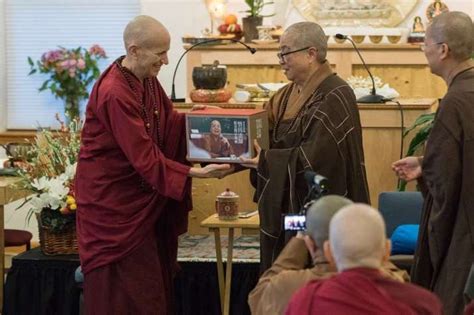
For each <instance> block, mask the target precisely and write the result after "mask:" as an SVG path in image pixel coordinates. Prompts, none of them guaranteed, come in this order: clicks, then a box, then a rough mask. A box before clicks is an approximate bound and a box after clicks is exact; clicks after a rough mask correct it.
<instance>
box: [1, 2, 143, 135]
mask: <svg viewBox="0 0 474 315" xmlns="http://www.w3.org/2000/svg"><path fill="white" fill-rule="evenodd" d="M138 14H140V2H139V0H101V1H92V0H68V1H64V0H63V1H61V0H35V1H32V0H7V1H6V7H5V17H6V19H5V21H6V24H5V34H6V40H5V49H6V70H7V71H6V72H7V73H6V75H7V77H6V80H7V82H6V91H7V94H6V104H7V126H6V127H7V129H35V128H37V127H38V126H44V127H46V126H57V124H56V123H55V119H54V115H55V113H57V112H59V113H61V114H62V113H63V112H64V109H63V108H64V104H63V101H62V100H61V99H55V98H54V96H52V94H51V93H49V92H48V90H46V91H43V92H41V93H40V92H39V91H38V88H39V87H40V86H41V84H42V83H43V82H44V80H46V78H47V76H46V75H42V74H34V75H32V76H28V73H29V71H30V66H29V65H28V62H27V58H28V56H30V57H31V58H32V59H33V60H39V59H40V58H41V55H42V54H43V53H44V52H46V51H48V50H51V49H55V48H57V47H58V46H63V47H66V48H76V47H79V46H82V47H85V48H89V47H90V46H91V45H93V44H99V45H101V46H102V47H103V48H104V49H105V51H106V53H107V56H108V59H106V60H105V61H102V62H101V64H100V66H101V69H102V70H103V69H105V67H107V65H108V64H110V63H111V62H112V61H113V60H114V59H115V58H117V57H119V56H120V55H123V54H124V48H123V41H122V32H123V29H124V27H125V25H126V24H127V23H128V22H129V21H130V20H131V19H132V18H133V17H135V16H136V15H138ZM85 105H86V101H84V104H82V111H84V108H85Z"/></svg>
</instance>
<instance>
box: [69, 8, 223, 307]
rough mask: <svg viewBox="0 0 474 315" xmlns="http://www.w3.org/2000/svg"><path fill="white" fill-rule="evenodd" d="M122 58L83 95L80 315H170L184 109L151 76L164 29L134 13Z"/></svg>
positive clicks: (186, 204)
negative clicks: (178, 109)
mask: <svg viewBox="0 0 474 315" xmlns="http://www.w3.org/2000/svg"><path fill="white" fill-rule="evenodd" d="M124 42H125V49H126V53H127V54H126V56H124V57H120V58H119V59H117V60H116V61H115V62H114V63H113V64H112V65H111V66H110V67H109V68H108V69H107V70H106V71H105V72H104V73H103V74H102V76H101V77H100V79H99V80H98V81H97V83H96V84H95V86H94V89H93V91H92V93H91V97H90V100H89V104H88V105H87V110H86V121H85V125H84V128H83V130H82V144H81V149H80V153H79V162H78V166H77V174H76V182H75V191H76V199H77V204H78V209H77V236H78V241H79V255H80V259H81V265H82V270H83V272H84V276H85V279H84V296H85V309H86V314H101V315H103V314H172V313H173V303H172V301H173V293H172V277H173V274H174V273H175V271H176V265H177V261H176V259H177V237H178V235H179V234H181V233H183V232H185V231H186V229H187V216H188V211H189V210H191V206H192V204H191V194H190V187H191V180H190V177H191V176H195V177H211V176H219V174H218V173H219V170H220V169H228V168H229V165H225V164H224V165H221V166H218V165H215V164H214V165H213V164H211V165H208V166H206V167H204V168H194V167H190V165H189V164H188V162H187V161H186V159H185V156H186V147H185V143H184V141H185V139H186V137H185V129H184V127H185V121H184V115H183V114H178V113H177V112H176V111H174V110H173V105H172V103H171V102H170V100H169V99H168V97H167V96H166V95H165V92H164V90H163V88H162V87H161V85H160V83H159V82H158V80H157V79H156V76H157V75H158V72H159V71H160V68H161V67H162V66H163V65H166V64H168V57H167V52H168V50H169V48H170V36H169V33H168V31H167V30H166V28H165V27H164V26H163V25H162V24H161V23H160V22H158V21H156V20H155V19H153V18H151V17H148V16H139V17H137V18H135V19H134V20H132V21H131V22H130V23H129V24H128V25H127V27H126V28H125V31H124Z"/></svg>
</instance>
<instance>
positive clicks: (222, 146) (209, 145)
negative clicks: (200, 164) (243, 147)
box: [203, 120, 233, 158]
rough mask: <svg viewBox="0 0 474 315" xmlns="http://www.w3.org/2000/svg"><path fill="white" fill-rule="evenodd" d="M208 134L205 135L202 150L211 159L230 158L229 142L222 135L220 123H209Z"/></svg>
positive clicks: (231, 152) (231, 151)
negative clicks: (207, 153)
mask: <svg viewBox="0 0 474 315" xmlns="http://www.w3.org/2000/svg"><path fill="white" fill-rule="evenodd" d="M210 132H211V133H210V134H209V135H205V136H204V138H203V140H204V149H205V150H206V151H207V152H209V154H210V155H211V157H212V158H217V157H230V156H231V154H233V150H232V147H231V145H230V143H229V140H228V139H227V138H226V137H224V136H223V135H222V129H221V123H220V122H219V121H218V120H213V121H211V129H210Z"/></svg>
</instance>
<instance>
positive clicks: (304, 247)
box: [248, 195, 410, 315]
mask: <svg viewBox="0 0 474 315" xmlns="http://www.w3.org/2000/svg"><path fill="white" fill-rule="evenodd" d="M350 204H353V203H352V201H350V200H349V199H347V198H344V197H341V196H337V195H328V196H323V197H322V198H320V199H318V200H317V201H316V202H315V203H314V204H312V205H311V207H310V208H309V209H308V211H307V213H306V230H305V232H304V234H303V233H301V232H299V233H298V234H297V235H296V236H295V237H293V238H292V239H291V240H290V241H289V242H288V244H286V246H285V248H284V249H283V251H282V252H281V253H280V255H279V256H278V258H277V259H276V260H275V263H274V264H273V265H272V266H271V268H270V269H268V270H267V271H265V273H264V274H263V275H262V276H261V277H260V279H259V280H258V283H257V286H256V287H255V289H253V290H252V292H250V295H249V299H248V302H249V306H250V311H251V312H252V315H267V314H274V315H279V314H284V313H285V309H286V307H287V306H288V302H289V301H290V298H291V296H292V295H293V294H294V293H295V292H296V291H298V290H299V289H300V288H302V287H303V286H305V285H306V284H307V283H308V282H309V281H311V280H316V279H326V278H329V277H331V276H333V275H335V274H336V273H337V269H336V268H335V266H333V265H331V264H329V262H328V261H327V259H326V258H325V257H324V253H323V245H324V242H325V241H327V240H328V238H329V222H330V221H331V218H332V217H333V216H334V215H335V214H336V213H337V212H338V211H339V210H340V209H341V208H343V207H345V206H347V205H350ZM380 272H381V273H382V275H384V276H387V277H389V278H391V279H393V280H396V281H400V282H408V281H409V280H410V278H409V276H408V273H407V272H406V271H404V270H400V269H398V268H397V267H396V266H395V265H393V264H392V263H391V262H389V261H385V262H384V263H383V264H382V266H381V269H380Z"/></svg>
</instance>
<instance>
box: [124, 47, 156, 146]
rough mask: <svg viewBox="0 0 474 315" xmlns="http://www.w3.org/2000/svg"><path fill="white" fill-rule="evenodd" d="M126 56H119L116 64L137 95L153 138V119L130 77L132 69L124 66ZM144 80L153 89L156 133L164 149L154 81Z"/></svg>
mask: <svg viewBox="0 0 474 315" xmlns="http://www.w3.org/2000/svg"><path fill="white" fill-rule="evenodd" d="M124 58H125V56H122V57H119V58H118V59H117V60H116V61H115V64H116V65H117V67H118V68H119V70H120V73H122V75H123V77H124V78H125V80H126V81H127V83H128V86H129V87H130V89H131V90H132V92H133V94H134V95H135V98H136V100H137V101H138V103H139V104H140V107H141V110H142V119H143V122H144V123H145V129H146V131H147V133H148V135H149V136H150V137H151V138H152V139H153V134H152V128H151V119H150V117H149V116H148V112H147V110H146V107H145V102H143V99H142V98H140V96H139V95H138V91H137V89H136V88H135V86H134V85H133V82H132V79H131V78H130V75H131V73H130V70H129V69H127V68H125V67H124V66H122V61H123V59H124ZM144 82H148V86H149V87H150V91H151V94H152V98H153V113H154V116H155V123H156V133H157V135H156V139H157V140H158V146H159V148H160V149H162V148H163V140H162V139H161V134H160V115H159V114H160V112H159V111H158V104H157V102H156V95H155V89H154V87H153V82H152V80H151V79H149V78H145V79H144Z"/></svg>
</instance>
